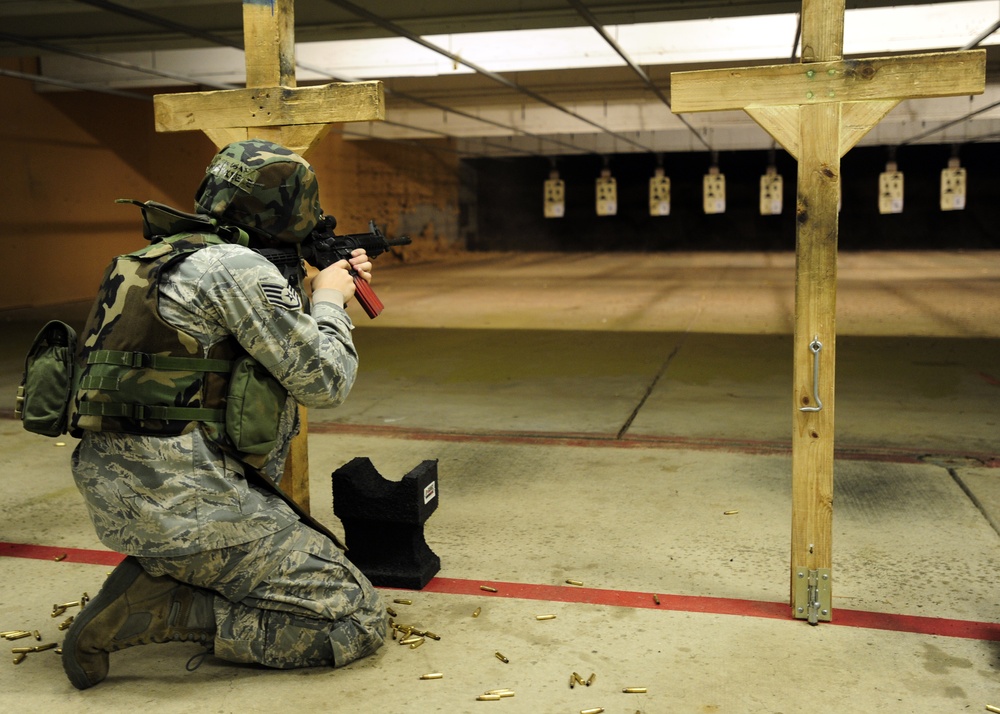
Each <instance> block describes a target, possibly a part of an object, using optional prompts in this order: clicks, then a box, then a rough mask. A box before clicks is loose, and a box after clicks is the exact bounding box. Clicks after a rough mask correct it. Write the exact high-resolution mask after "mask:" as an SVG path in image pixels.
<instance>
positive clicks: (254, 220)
mask: <svg viewBox="0 0 1000 714" xmlns="http://www.w3.org/2000/svg"><path fill="white" fill-rule="evenodd" d="M195 211H197V212H198V213H202V214H206V215H209V216H214V217H215V218H218V219H219V221H220V222H221V223H226V222H227V221H232V222H234V223H237V224H240V225H244V226H250V227H251V228H257V229H259V230H262V231H265V232H267V233H268V234H270V235H271V236H273V237H274V238H276V239H277V240H279V241H282V242H285V243H301V242H302V241H303V240H304V239H305V238H306V237H307V236H308V235H309V234H310V233H311V232H312V230H313V228H315V227H316V224H317V223H318V222H319V219H320V216H321V215H322V209H321V208H320V205H319V184H318V182H317V181H316V173H315V172H314V171H313V168H312V166H310V165H309V162H307V161H306V160H305V159H303V158H302V157H301V156H299V155H298V154H296V153H295V152H293V151H291V150H290V149H286V148H285V147H283V146H280V145H278V144H275V143H272V142H270V141H264V140H262V139H251V140H249V141H237V142H234V143H232V144H229V145H228V146H226V147H224V148H223V149H221V150H220V151H219V153H218V154H216V155H215V158H213V159H212V162H211V163H210V164H209V165H208V168H207V169H206V170H205V178H204V179H203V180H202V182H201V185H200V186H199V187H198V191H197V193H196V194H195Z"/></svg>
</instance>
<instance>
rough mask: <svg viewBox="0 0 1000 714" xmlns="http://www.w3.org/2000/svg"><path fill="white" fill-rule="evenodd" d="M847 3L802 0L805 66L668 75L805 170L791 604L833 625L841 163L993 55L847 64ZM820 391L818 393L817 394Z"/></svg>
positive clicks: (692, 97) (965, 86)
mask: <svg viewBox="0 0 1000 714" xmlns="http://www.w3.org/2000/svg"><path fill="white" fill-rule="evenodd" d="M843 46H844V0H804V2H803V3H802V62H801V63H800V64H788V65H776V66H771V67H749V68H743V69H722V70H706V71H694V72H675V73H673V74H672V75H671V104H672V107H673V111H674V112H677V113H684V112H697V111H719V110H731V109H742V110H744V111H746V113H747V114H749V115H750V116H751V117H752V118H753V119H754V121H756V122H757V123H758V124H760V125H761V126H762V127H763V128H764V129H765V130H766V131H767V132H768V133H769V134H770V135H771V136H772V137H774V139H775V140H776V141H778V143H780V144H781V145H782V146H783V147H785V149H786V150H787V151H788V152H789V153H790V154H791V155H792V156H794V157H795V158H796V159H797V160H798V164H799V166H798V183H797V185H798V197H797V200H796V240H795V255H796V260H795V331H794V340H793V343H794V354H793V390H792V393H793V400H792V401H793V405H792V420H793V428H792V535H791V568H790V570H791V577H790V581H791V587H790V590H791V604H792V611H793V614H794V616H795V617H797V618H801V619H807V620H808V621H809V622H810V623H811V624H818V623H819V622H820V621H828V620H830V619H832V617H833V608H832V604H831V603H832V597H833V594H832V593H833V589H832V577H833V576H832V561H833V446H834V419H833V417H834V380H835V370H834V366H835V363H836V359H835V356H836V322H835V316H836V304H837V302H836V294H837V290H836V282H837V233H838V230H837V229H838V226H837V221H838V204H839V201H840V157H841V156H843V155H844V154H845V153H847V151H849V150H850V149H851V147H853V146H854V145H855V144H856V143H857V142H858V141H859V140H860V139H861V138H862V137H863V136H864V135H865V134H866V133H868V131H870V130H871V128H872V127H874V126H875V124H877V123H878V122H879V121H880V120H881V119H882V117H884V116H885V115H886V114H888V113H889V111H891V110H892V108H893V107H895V106H896V105H897V104H898V103H899V102H900V101H901V100H902V99H903V98H907V97H936V96H955V95H964V94H978V93H981V92H982V91H983V89H984V87H985V82H986V72H985V70H986V53H985V51H983V50H975V51H971V52H948V53H936V54H924V55H910V56H904V57H885V58H876V59H865V60H846V61H845V60H844V59H843ZM814 390H815V391H814Z"/></svg>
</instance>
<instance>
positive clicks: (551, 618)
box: [535, 615, 556, 620]
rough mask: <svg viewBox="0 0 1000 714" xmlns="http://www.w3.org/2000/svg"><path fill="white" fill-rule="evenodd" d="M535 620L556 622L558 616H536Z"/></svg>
mask: <svg viewBox="0 0 1000 714" xmlns="http://www.w3.org/2000/svg"><path fill="white" fill-rule="evenodd" d="M535 619H536V620H554V619H556V616H555V615H535Z"/></svg>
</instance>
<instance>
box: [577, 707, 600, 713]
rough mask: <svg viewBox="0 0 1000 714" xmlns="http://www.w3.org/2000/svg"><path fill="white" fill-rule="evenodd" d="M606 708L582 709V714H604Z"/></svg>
mask: <svg viewBox="0 0 1000 714" xmlns="http://www.w3.org/2000/svg"><path fill="white" fill-rule="evenodd" d="M603 711H604V707H594V708H593V709H581V710H580V714H602V712H603Z"/></svg>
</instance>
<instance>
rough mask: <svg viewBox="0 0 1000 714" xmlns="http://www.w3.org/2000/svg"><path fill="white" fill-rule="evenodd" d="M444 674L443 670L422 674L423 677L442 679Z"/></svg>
mask: <svg viewBox="0 0 1000 714" xmlns="http://www.w3.org/2000/svg"><path fill="white" fill-rule="evenodd" d="M442 677H444V675H443V674H442V673H441V672H430V673H429V674H421V675H420V678H421V679H441V678H442Z"/></svg>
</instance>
